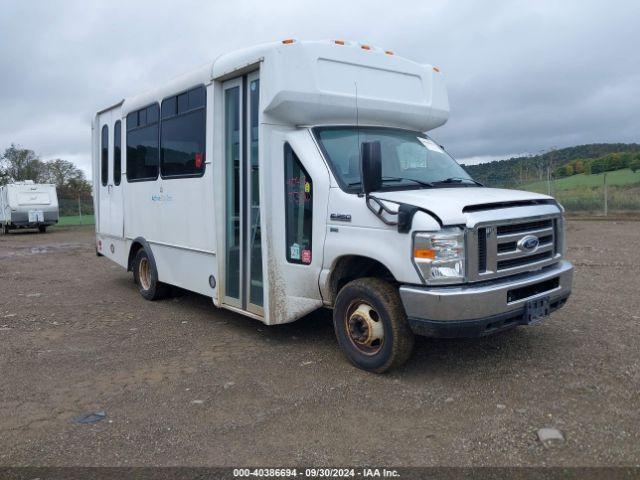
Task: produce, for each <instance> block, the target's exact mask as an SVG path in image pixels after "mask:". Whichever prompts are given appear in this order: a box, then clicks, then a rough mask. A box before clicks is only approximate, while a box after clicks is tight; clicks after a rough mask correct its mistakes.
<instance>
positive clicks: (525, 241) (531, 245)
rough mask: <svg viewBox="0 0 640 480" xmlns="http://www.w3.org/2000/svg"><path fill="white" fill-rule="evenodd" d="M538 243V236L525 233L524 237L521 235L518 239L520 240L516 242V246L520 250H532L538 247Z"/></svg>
mask: <svg viewBox="0 0 640 480" xmlns="http://www.w3.org/2000/svg"><path fill="white" fill-rule="evenodd" d="M539 244H540V240H538V237H535V236H533V235H527V236H526V237H522V238H521V239H520V241H519V242H518V248H519V249H520V250H524V251H525V252H532V251H533V250H535V249H536V248H538V245H539Z"/></svg>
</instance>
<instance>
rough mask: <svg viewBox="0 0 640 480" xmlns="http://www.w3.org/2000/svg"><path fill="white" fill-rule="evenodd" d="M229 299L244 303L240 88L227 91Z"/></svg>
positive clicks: (227, 252) (227, 289)
mask: <svg viewBox="0 0 640 480" xmlns="http://www.w3.org/2000/svg"><path fill="white" fill-rule="evenodd" d="M224 121H225V128H224V132H225V136H224V145H225V170H226V175H225V176H226V178H225V182H226V199H225V206H226V212H225V213H226V215H225V217H226V225H225V231H226V242H225V248H226V252H225V253H226V264H227V265H226V266H227V268H226V285H225V290H226V295H227V296H228V297H231V298H235V299H240V273H241V272H240V87H233V88H229V89H228V90H225V111H224Z"/></svg>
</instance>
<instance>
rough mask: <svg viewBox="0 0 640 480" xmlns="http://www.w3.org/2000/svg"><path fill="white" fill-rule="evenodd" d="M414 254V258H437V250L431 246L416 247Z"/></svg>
mask: <svg viewBox="0 0 640 480" xmlns="http://www.w3.org/2000/svg"><path fill="white" fill-rule="evenodd" d="M413 256H414V258H427V259H431V260H433V259H434V258H436V252H435V250H432V249H430V248H416V249H415V250H414V251H413Z"/></svg>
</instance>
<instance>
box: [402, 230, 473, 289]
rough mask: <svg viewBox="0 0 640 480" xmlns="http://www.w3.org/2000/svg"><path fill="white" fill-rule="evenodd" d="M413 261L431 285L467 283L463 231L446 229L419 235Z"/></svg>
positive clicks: (415, 239)
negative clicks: (465, 279) (465, 281)
mask: <svg viewBox="0 0 640 480" xmlns="http://www.w3.org/2000/svg"><path fill="white" fill-rule="evenodd" d="M413 262H414V264H415V266H416V267H417V269H418V271H419V272H420V275H421V276H422V279H423V280H424V281H425V283H427V284H429V285H436V284H437V285H442V284H452V283H461V282H464V263H465V258H464V230H463V229H462V228H445V229H443V230H440V231H439V232H432V233H431V232H421V233H417V234H416V235H415V237H414V241H413Z"/></svg>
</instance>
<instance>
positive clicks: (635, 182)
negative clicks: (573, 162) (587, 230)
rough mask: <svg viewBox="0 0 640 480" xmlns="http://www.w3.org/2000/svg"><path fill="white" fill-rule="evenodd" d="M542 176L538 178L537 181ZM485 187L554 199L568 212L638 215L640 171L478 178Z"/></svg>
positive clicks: (639, 207)
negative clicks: (544, 195)
mask: <svg viewBox="0 0 640 480" xmlns="http://www.w3.org/2000/svg"><path fill="white" fill-rule="evenodd" d="M540 177H542V178H540ZM481 181H483V183H484V184H485V185H486V186H489V187H502V188H515V189H518V190H526V191H530V192H536V193H544V194H546V195H551V196H553V197H555V198H556V199H557V200H558V201H559V202H560V203H561V204H562V205H563V206H564V208H565V209H566V211H567V212H570V213H583V214H592V215H605V216H606V215H609V214H613V213H640V170H638V171H636V172H633V171H631V170H629V169H621V170H614V171H610V172H604V173H600V174H585V173H582V174H577V175H571V176H566V177H561V178H556V177H555V175H553V174H552V173H551V171H550V170H548V171H546V172H542V174H541V175H539V176H538V178H537V179H531V178H529V179H520V178H513V179H504V178H501V179H499V180H498V179H495V180H494V179H492V178H491V177H489V178H488V179H487V178H485V179H481Z"/></svg>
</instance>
